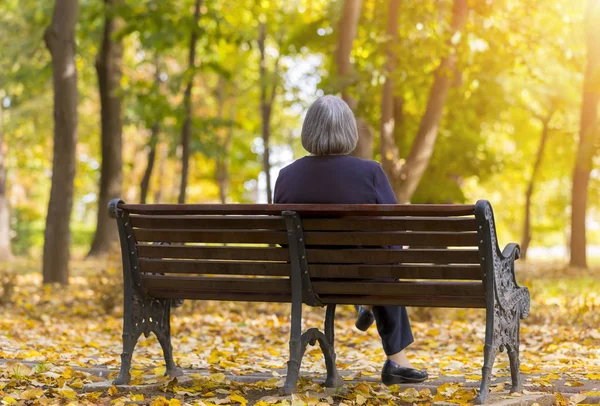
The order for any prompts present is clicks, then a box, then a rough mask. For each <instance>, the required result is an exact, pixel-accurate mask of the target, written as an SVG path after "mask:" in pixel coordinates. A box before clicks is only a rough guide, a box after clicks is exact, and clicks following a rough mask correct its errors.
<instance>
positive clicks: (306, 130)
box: [302, 96, 358, 155]
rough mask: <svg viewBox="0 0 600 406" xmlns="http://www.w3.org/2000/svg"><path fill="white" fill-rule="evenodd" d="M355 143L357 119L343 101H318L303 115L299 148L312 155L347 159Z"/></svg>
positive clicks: (322, 98)
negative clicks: (342, 156) (301, 147)
mask: <svg viewBox="0 0 600 406" xmlns="http://www.w3.org/2000/svg"><path fill="white" fill-rule="evenodd" d="M357 142H358V130H357V128H356V119H355V118H354V114H353V113H352V110H351V109H350V107H349V106H348V105H347V104H346V102H345V101H343V100H342V99H340V98H339V97H336V96H323V97H319V98H318V99H317V100H316V101H315V102H314V103H313V104H312V105H311V106H310V107H309V108H308V111H307V112H306V117H305V118H304V123H303V124H302V146H303V147H304V149H305V150H307V151H308V152H310V153H311V154H313V155H347V154H349V153H351V152H352V151H354V148H356V143H357Z"/></svg>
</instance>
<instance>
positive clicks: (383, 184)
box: [373, 164, 398, 204]
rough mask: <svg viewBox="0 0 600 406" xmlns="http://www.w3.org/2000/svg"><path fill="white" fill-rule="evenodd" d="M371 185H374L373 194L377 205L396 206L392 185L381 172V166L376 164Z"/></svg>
mask: <svg viewBox="0 0 600 406" xmlns="http://www.w3.org/2000/svg"><path fill="white" fill-rule="evenodd" d="M373 177H374V179H373V183H374V185H375V193H377V204H397V203H398V201H397V200H396V195H395V194H394V191H393V190H392V185H390V181H389V180H388V177H387V175H386V174H385V172H384V171H383V168H382V167H381V165H379V164H377V168H375V174H374V176H373Z"/></svg>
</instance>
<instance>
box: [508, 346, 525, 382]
mask: <svg viewBox="0 0 600 406" xmlns="http://www.w3.org/2000/svg"><path fill="white" fill-rule="evenodd" d="M518 342H519V341H518V340H517V345H516V346H515V348H512V347H511V348H509V349H508V358H509V360H510V376H511V378H512V387H511V388H510V393H517V392H522V391H523V383H522V382H521V372H520V368H521V363H520V362H519V344H518Z"/></svg>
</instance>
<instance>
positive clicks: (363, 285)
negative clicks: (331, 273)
mask: <svg viewBox="0 0 600 406" xmlns="http://www.w3.org/2000/svg"><path fill="white" fill-rule="evenodd" d="M312 287H313V289H314V291H315V292H316V293H317V294H323V295H368V296H424V297H425V296H460V297H467V296H483V295H484V288H483V283H482V282H370V281H369V282H366V281H352V282H345V281H344V282H342V281H313V282H312Z"/></svg>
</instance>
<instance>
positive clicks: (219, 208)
mask: <svg viewBox="0 0 600 406" xmlns="http://www.w3.org/2000/svg"><path fill="white" fill-rule="evenodd" d="M118 207H119V208H120V209H122V210H125V211H126V212H129V213H135V214H162V215H170V214H175V215H180V214H251V215H266V214H269V215H280V214H281V212H283V211H287V210H290V211H296V212H298V213H300V214H301V215H307V216H309V217H310V216H326V217H328V216H331V217H340V216H382V215H385V216H440V217H447V216H472V215H473V214H474V213H475V206H474V205H472V204H421V205H419V204H360V205H359V204H120V205H119V206H118Z"/></svg>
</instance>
